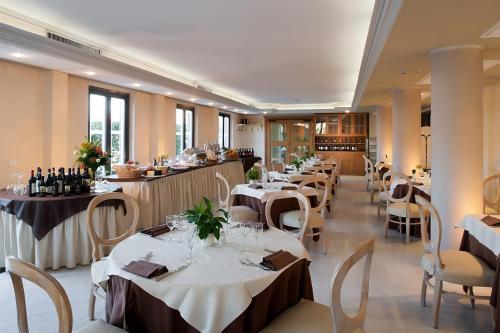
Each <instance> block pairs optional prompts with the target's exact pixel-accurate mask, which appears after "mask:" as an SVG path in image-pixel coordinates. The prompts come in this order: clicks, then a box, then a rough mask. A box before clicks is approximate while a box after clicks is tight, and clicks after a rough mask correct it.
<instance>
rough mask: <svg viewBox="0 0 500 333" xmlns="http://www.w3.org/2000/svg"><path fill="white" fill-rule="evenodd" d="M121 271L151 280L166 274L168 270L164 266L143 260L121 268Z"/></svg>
mask: <svg viewBox="0 0 500 333" xmlns="http://www.w3.org/2000/svg"><path fill="white" fill-rule="evenodd" d="M123 270H125V271H127V272H130V273H133V274H135V275H139V276H142V277H144V278H146V279H151V278H153V277H155V276H158V275H161V274H163V273H167V272H168V269H167V267H165V266H164V265H160V264H155V263H152V262H149V261H145V260H138V261H131V262H130V263H128V264H127V265H125V266H124V267H123Z"/></svg>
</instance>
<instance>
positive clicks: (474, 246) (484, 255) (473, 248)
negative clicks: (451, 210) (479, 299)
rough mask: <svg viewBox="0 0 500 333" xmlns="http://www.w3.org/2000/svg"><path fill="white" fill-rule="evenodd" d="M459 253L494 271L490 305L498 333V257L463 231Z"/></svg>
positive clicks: (499, 260) (499, 322) (499, 257)
mask: <svg viewBox="0 0 500 333" xmlns="http://www.w3.org/2000/svg"><path fill="white" fill-rule="evenodd" d="M460 251H467V252H469V253H471V254H473V255H475V256H476V257H479V258H481V259H483V260H484V261H485V262H486V263H487V264H488V266H490V267H491V268H492V269H494V270H495V272H496V273H495V280H494V281H493V285H492V286H491V288H492V289H491V299H490V304H491V306H493V307H494V308H495V310H494V317H495V323H496V325H495V333H500V307H498V302H499V301H500V285H499V284H500V255H495V254H494V253H493V252H492V251H491V250H490V249H488V248H487V247H486V246H484V245H483V244H481V243H480V242H479V241H478V240H477V239H476V238H475V237H474V236H472V235H471V234H469V232H468V231H464V234H463V236H462V241H461V242H460Z"/></svg>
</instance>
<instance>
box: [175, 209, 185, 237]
mask: <svg viewBox="0 0 500 333" xmlns="http://www.w3.org/2000/svg"><path fill="white" fill-rule="evenodd" d="M174 216H175V229H177V230H178V231H179V235H178V237H177V239H176V240H177V242H179V243H182V241H183V239H184V237H185V233H186V227H187V221H186V218H185V217H184V216H183V215H174Z"/></svg>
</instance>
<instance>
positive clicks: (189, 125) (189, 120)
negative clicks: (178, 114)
mask: <svg viewBox="0 0 500 333" xmlns="http://www.w3.org/2000/svg"><path fill="white" fill-rule="evenodd" d="M185 112H186V133H185V137H186V148H193V145H194V142H193V111H190V110H186V111H185Z"/></svg>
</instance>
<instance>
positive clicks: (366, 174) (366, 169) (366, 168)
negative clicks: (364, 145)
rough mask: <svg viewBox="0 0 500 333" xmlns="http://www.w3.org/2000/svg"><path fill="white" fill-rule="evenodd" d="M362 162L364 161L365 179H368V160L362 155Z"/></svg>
mask: <svg viewBox="0 0 500 333" xmlns="http://www.w3.org/2000/svg"><path fill="white" fill-rule="evenodd" d="M363 160H364V161H365V177H368V173H369V170H368V159H367V158H366V156H365V155H363Z"/></svg>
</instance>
